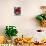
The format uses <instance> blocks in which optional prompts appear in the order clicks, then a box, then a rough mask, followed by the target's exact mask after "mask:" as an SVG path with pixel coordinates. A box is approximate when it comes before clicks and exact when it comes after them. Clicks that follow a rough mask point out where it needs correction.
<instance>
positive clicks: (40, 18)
mask: <svg viewBox="0 0 46 46" xmlns="http://www.w3.org/2000/svg"><path fill="white" fill-rule="evenodd" d="M36 19H37V20H39V21H42V20H44V18H43V17H42V16H41V15H38V16H37V17H36Z"/></svg>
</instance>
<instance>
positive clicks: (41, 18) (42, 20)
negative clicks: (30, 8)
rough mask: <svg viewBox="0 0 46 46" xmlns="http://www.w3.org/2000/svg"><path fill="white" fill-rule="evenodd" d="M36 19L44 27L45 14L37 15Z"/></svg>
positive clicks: (45, 24) (45, 22)
mask: <svg viewBox="0 0 46 46" xmlns="http://www.w3.org/2000/svg"><path fill="white" fill-rule="evenodd" d="M36 19H37V20H39V22H40V24H41V26H43V27H46V14H41V15H38V16H36Z"/></svg>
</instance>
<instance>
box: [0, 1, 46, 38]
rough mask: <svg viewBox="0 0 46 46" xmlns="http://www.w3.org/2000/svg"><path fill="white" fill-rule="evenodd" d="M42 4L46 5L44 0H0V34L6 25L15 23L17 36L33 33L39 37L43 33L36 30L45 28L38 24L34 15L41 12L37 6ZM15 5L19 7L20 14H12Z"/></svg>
mask: <svg viewBox="0 0 46 46" xmlns="http://www.w3.org/2000/svg"><path fill="white" fill-rule="evenodd" d="M42 5H46V0H0V34H2V33H3V34H4V29H5V26H6V25H15V26H16V27H17V29H18V31H19V33H18V36H21V35H22V34H23V35H24V36H28V37H29V36H31V35H34V34H35V36H39V35H40V36H39V37H41V35H43V33H37V32H36V30H37V29H43V30H46V29H45V28H42V27H40V26H39V25H38V23H37V22H36V19H35V16H36V15H37V14H40V13H41V10H40V8H39V7H40V6H42ZM15 6H17V7H18V6H20V7H21V10H22V14H21V16H16V15H14V7H15ZM45 32H46V31H45ZM44 34H45V33H44Z"/></svg>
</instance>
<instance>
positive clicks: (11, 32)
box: [5, 26, 18, 42]
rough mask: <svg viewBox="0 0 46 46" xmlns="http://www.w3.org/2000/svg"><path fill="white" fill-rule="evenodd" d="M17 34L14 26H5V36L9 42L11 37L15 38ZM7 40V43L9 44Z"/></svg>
mask: <svg viewBox="0 0 46 46" xmlns="http://www.w3.org/2000/svg"><path fill="white" fill-rule="evenodd" d="M17 33H18V31H17V29H16V27H15V26H6V29H5V34H6V36H7V37H8V39H9V40H10V41H11V38H12V36H17ZM9 40H8V42H10V41H9Z"/></svg>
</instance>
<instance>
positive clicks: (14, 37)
mask: <svg viewBox="0 0 46 46" xmlns="http://www.w3.org/2000/svg"><path fill="white" fill-rule="evenodd" d="M16 38H17V36H12V38H11V40H12V43H13V44H14V39H16Z"/></svg>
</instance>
